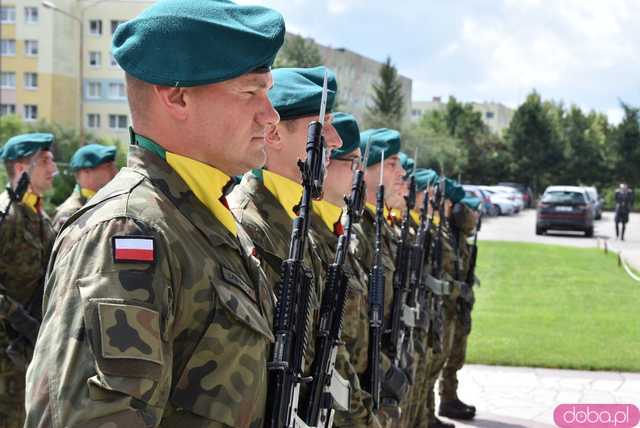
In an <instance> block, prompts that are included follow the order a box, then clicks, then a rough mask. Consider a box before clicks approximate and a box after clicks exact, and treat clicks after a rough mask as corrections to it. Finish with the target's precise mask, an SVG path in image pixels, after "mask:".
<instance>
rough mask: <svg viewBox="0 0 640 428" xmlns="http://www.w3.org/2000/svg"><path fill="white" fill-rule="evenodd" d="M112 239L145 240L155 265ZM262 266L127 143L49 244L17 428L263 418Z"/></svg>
mask: <svg viewBox="0 0 640 428" xmlns="http://www.w3.org/2000/svg"><path fill="white" fill-rule="evenodd" d="M242 234H243V230H242V229H241V228H238V236H239V237H241V235H242ZM114 237H119V238H118V239H132V238H131V237H137V238H140V237H149V238H152V239H153V259H154V261H153V262H148V263H145V262H138V263H125V262H121V261H120V262H117V261H116V259H115V251H114V250H113V248H112V245H113V239H114ZM263 275H264V273H263V272H262V271H261V270H260V269H259V266H258V260H257V259H256V258H255V257H252V256H251V249H249V248H247V247H243V246H242V245H241V243H240V240H239V239H237V238H236V237H235V236H234V235H232V234H231V233H230V232H229V231H228V230H227V229H226V228H225V227H224V226H223V225H222V223H220V221H219V220H218V219H217V218H216V217H214V216H213V215H212V213H211V211H209V209H207V208H206V207H205V206H204V205H203V204H202V203H201V202H200V201H199V200H198V199H197V198H196V196H195V195H194V193H193V192H192V191H191V189H190V188H189V187H188V186H187V185H186V183H185V182H184V181H183V180H182V179H181V178H180V176H179V175H178V174H177V173H176V172H175V171H174V170H173V169H172V168H171V167H170V166H169V164H168V163H166V162H165V161H164V160H163V159H162V158H161V157H159V156H157V155H156V154H154V153H152V152H150V151H147V150H145V149H142V148H140V147H138V146H135V145H134V146H131V147H130V149H129V160H128V167H127V168H124V169H123V170H122V171H120V173H119V174H118V175H117V176H116V178H115V179H114V180H113V181H111V182H110V183H109V184H107V185H106V186H105V187H103V188H102V189H101V191H100V192H99V193H98V194H97V195H96V196H94V197H93V198H92V199H91V201H90V202H89V204H88V205H86V206H85V207H84V208H82V209H81V210H80V211H79V212H77V213H76V214H74V215H73V216H72V217H71V219H70V221H69V222H67V223H66V225H65V228H64V229H63V230H62V231H61V232H60V235H59V238H58V239H57V240H56V243H55V246H54V249H53V254H52V258H51V263H50V267H49V271H48V275H47V283H46V287H45V296H44V304H43V307H44V308H45V310H46V312H45V316H44V320H43V323H42V329H41V334H40V336H39V339H38V342H37V345H36V349H35V354H34V359H33V362H32V364H31V365H30V366H29V370H28V371H27V403H26V404H27V422H26V426H27V427H36V426H43V427H44V426H47V427H72V426H82V427H106V426H113V427H133V426H146V427H154V426H164V427H174V426H178V425H180V426H183V427H223V426H233V427H260V426H262V424H263V417H264V410H265V405H266V400H267V397H266V395H267V368H266V361H267V357H268V352H269V348H270V345H271V343H272V342H273V335H272V333H271V328H270V327H271V326H270V320H271V319H272V317H273V296H272V295H271V293H270V292H269V290H268V289H267V287H266V285H265V281H264V278H263Z"/></svg>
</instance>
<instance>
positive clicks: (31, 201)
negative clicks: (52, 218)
mask: <svg viewBox="0 0 640 428" xmlns="http://www.w3.org/2000/svg"><path fill="white" fill-rule="evenodd" d="M21 202H22V203H23V204H24V205H25V206H26V207H29V209H31V211H33V212H34V213H38V212H40V209H41V207H42V204H41V202H42V199H41V198H40V196H38V195H36V194H35V193H33V192H31V191H26V192H25V193H24V196H23V197H22V201H21Z"/></svg>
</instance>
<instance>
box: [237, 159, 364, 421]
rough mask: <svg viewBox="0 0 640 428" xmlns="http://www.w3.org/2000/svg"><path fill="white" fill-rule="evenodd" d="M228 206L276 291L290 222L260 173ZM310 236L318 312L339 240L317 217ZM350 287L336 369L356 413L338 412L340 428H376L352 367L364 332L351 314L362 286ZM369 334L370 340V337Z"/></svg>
mask: <svg viewBox="0 0 640 428" xmlns="http://www.w3.org/2000/svg"><path fill="white" fill-rule="evenodd" d="M228 201H229V207H230V208H231V210H232V211H233V212H234V214H235V216H236V218H237V219H238V221H239V222H240V223H241V224H242V225H243V227H245V229H246V231H247V233H248V234H249V235H250V236H251V238H252V239H253V241H254V243H255V245H256V250H257V254H258V257H259V258H260V259H261V260H262V261H263V265H264V266H265V270H266V271H267V277H268V279H269V281H268V282H269V285H270V287H272V288H273V289H274V290H275V288H276V287H277V285H278V283H279V281H280V266H281V264H282V262H283V261H284V260H285V259H286V258H287V257H288V254H289V244H290V241H291V228H292V220H291V217H290V216H289V214H287V212H286V211H285V209H284V208H283V206H282V204H281V203H280V202H279V201H278V200H277V199H276V197H274V196H273V194H272V193H271V192H270V191H269V190H268V189H267V188H266V187H265V186H264V184H263V183H262V181H261V174H260V172H259V171H254V172H250V173H247V174H245V175H244V177H243V179H242V181H241V183H240V185H238V186H236V188H235V189H234V190H233V192H231V194H230V195H229V198H228ZM309 235H310V240H309V241H308V244H309V248H308V251H306V252H305V264H306V265H307V266H308V267H309V268H311V269H312V271H313V274H314V275H313V276H314V289H315V291H316V294H315V296H314V298H313V303H314V307H315V308H316V309H317V308H318V307H319V301H320V296H321V292H322V289H323V287H324V280H325V274H326V270H327V267H328V265H329V263H331V262H333V256H334V252H335V243H336V241H337V237H336V236H335V235H334V234H332V233H331V232H330V231H329V230H328V229H327V228H326V227H325V226H324V222H323V221H322V219H320V218H319V217H318V216H317V215H316V214H315V213H313V211H312V212H311V216H310V227H309ZM349 285H350V287H351V294H350V295H349V298H348V300H347V302H346V307H345V318H344V320H343V329H342V340H343V342H345V345H344V346H340V347H339V349H338V355H337V358H336V368H337V370H338V372H339V373H340V374H341V375H342V376H343V377H344V378H345V379H347V380H349V381H350V384H351V403H350V404H351V412H350V413H349V414H345V413H346V412H338V413H337V415H336V423H335V425H336V426H341V425H342V424H343V423H344V424H345V425H344V426H354V425H364V426H367V425H368V424H369V423H373V422H371V415H370V411H369V412H367V409H370V408H371V404H370V398H368V394H367V393H366V392H364V391H362V390H361V388H360V385H359V381H358V377H357V375H356V370H355V369H354V367H353V364H354V361H352V358H355V357H356V355H357V352H356V353H354V352H353V350H355V349H359V348H358V347H357V345H358V344H359V342H358V341H357V340H356V338H359V337H361V336H359V335H361V334H362V332H361V331H359V330H358V329H359V324H358V322H357V319H354V318H353V317H352V316H350V314H358V313H359V308H360V304H361V301H360V297H361V290H362V286H361V285H360V284H359V282H358V281H357V278H355V277H353V276H352V277H351V281H350V283H349ZM359 291H360V293H359ZM365 315H366V313H365ZM314 319H315V317H314ZM366 333H367V334H368V331H367V332H366ZM309 337H310V338H313V337H314V336H313V335H310V336H309ZM313 346H314V340H313V339H311V340H310V341H309V343H308V346H307V352H306V353H305V355H306V360H307V365H306V368H307V369H309V368H310V362H311V360H312V358H313ZM365 352H366V351H365ZM355 363H356V364H360V365H361V364H362V362H361V361H360V360H355ZM368 399H369V402H368V401H367V400H368Z"/></svg>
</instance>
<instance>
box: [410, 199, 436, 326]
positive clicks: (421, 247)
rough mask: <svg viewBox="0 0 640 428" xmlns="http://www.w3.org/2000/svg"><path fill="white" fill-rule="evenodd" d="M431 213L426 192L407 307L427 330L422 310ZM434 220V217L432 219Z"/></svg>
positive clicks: (415, 246) (412, 265)
mask: <svg viewBox="0 0 640 428" xmlns="http://www.w3.org/2000/svg"><path fill="white" fill-rule="evenodd" d="M428 211H429V195H428V191H427V190H425V197H424V202H423V204H422V207H421V208H420V225H419V227H418V231H417V234H416V240H415V243H414V244H413V248H412V250H411V256H412V257H413V260H412V261H411V273H410V275H409V296H408V298H407V305H408V306H409V307H410V308H413V310H414V311H415V314H416V317H417V318H418V321H419V325H420V326H421V328H424V329H426V328H427V326H428V322H427V320H424V319H422V316H423V314H422V309H423V305H424V300H425V293H426V291H425V290H426V285H425V284H424V281H423V273H424V266H425V263H426V261H427V260H428V257H429V253H430V251H429V250H430V246H431V235H430V233H431V225H432V224H433V223H432V222H431V221H430V220H429V219H428ZM432 218H433V217H432Z"/></svg>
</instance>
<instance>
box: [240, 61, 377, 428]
mask: <svg viewBox="0 0 640 428" xmlns="http://www.w3.org/2000/svg"><path fill="white" fill-rule="evenodd" d="M325 71H327V72H328V81H327V84H328V89H329V91H328V96H327V105H326V109H327V110H326V111H327V112H328V113H327V115H326V116H325V125H324V128H323V132H324V136H325V143H326V146H327V148H328V150H330V151H331V152H332V153H333V151H336V150H342V149H340V147H341V146H342V140H341V138H340V135H339V134H338V133H337V132H336V128H335V127H334V126H333V114H332V113H331V111H332V109H333V105H334V103H335V99H336V93H337V82H336V78H335V74H334V73H333V72H332V71H330V70H327V69H326V68H325V67H314V68H281V69H276V70H274V71H273V80H274V82H273V88H272V89H271V91H270V92H269V98H270V99H271V101H272V103H273V106H274V107H275V108H276V110H277V111H278V113H279V114H280V118H281V122H280V123H279V124H278V125H277V126H275V127H273V128H271V129H270V131H269V132H268V133H267V136H266V143H267V162H266V166H265V168H264V169H262V170H253V171H251V172H249V173H247V174H245V175H244V177H243V178H242V181H241V183H240V185H238V186H237V187H236V188H235V189H234V190H233V192H232V193H231V195H230V196H229V206H230V207H231V209H232V211H233V212H234V213H235V215H236V217H237V218H238V220H239V221H240V222H241V223H242V225H243V226H244V227H245V229H246V230H247V232H248V233H249V235H250V237H251V238H252V239H253V241H254V243H255V245H256V250H257V253H258V257H259V258H260V259H261V260H262V262H263V265H265V268H266V271H267V278H268V281H269V285H270V287H271V288H273V289H276V287H277V286H278V285H279V282H280V276H281V272H280V268H281V265H282V262H283V261H284V260H286V258H287V257H288V254H289V245H290V240H291V222H292V220H293V218H295V217H296V215H297V214H296V212H295V211H294V207H295V206H296V205H297V204H298V203H299V201H300V197H301V195H302V185H301V184H300V183H301V181H302V180H301V175H300V170H299V168H298V166H297V160H298V159H304V158H305V157H306V152H305V148H306V141H307V125H308V124H309V122H311V121H313V120H317V118H318V114H319V113H320V101H321V96H322V84H323V79H324V74H325ZM339 120H341V116H340V115H339ZM347 147H350V148H351V150H353V145H349V146H347ZM347 147H345V149H346V148H347ZM332 157H333V156H332ZM333 162H334V161H333V160H332V161H331V165H330V166H329V169H330V171H329V172H328V174H327V182H326V183H325V186H324V189H325V198H326V197H327V196H329V197H330V198H331V201H313V203H312V205H311V208H312V210H311V215H310V224H309V238H310V239H309V240H308V241H307V242H308V245H309V248H308V249H307V250H306V251H305V259H306V265H307V266H308V267H309V268H311V269H312V272H313V277H314V288H315V292H316V293H315V296H314V306H315V308H316V309H317V307H318V306H319V302H320V299H321V296H322V290H323V288H324V281H325V279H326V268H327V266H328V265H329V264H330V263H332V262H333V258H334V255H335V246H336V241H337V236H338V235H337V234H339V233H340V217H341V214H342V209H341V205H342V199H341V198H342V195H344V193H345V189H346V193H348V192H349V190H350V185H351V176H350V171H351V170H350V169H349V171H348V172H349V176H348V177H347V178H346V183H345V182H342V181H343V176H342V174H341V172H343V171H342V170H343V169H342V168H340V167H341V166H342V165H340V164H341V163H342V162H335V166H334V164H333ZM334 170H335V171H336V174H337V175H336V176H334V177H332V176H333V175H334V172H333V171H334ZM339 177H340V178H339ZM338 194H340V197H339V198H340V200H339V201H337V199H338V196H336V195H338ZM331 202H334V203H335V202H338V204H335V205H334V204H333V203H331ZM350 283H351V287H352V289H354V288H359V287H361V285H360V284H359V283H358V282H357V278H355V277H352V278H351V281H350ZM357 304H358V302H357V301H356V302H355V303H354V302H353V300H352V299H349V302H348V303H347V305H348V306H350V307H352V306H353V305H357ZM351 312H352V311H351V310H349V309H348V310H347V313H351ZM344 321H345V322H344V329H343V335H344V337H345V338H346V337H349V336H352V337H351V340H350V344H349V346H341V347H339V349H338V355H337V358H336V367H337V369H338V372H339V373H340V375H341V376H342V377H344V378H345V379H347V380H349V381H350V385H351V388H352V391H351V392H352V394H351V402H350V403H348V404H350V407H351V413H348V412H344V411H343V412H339V413H338V415H337V417H336V425H337V426H349V425H350V424H351V422H354V421H355V422H357V423H359V424H361V423H362V422H361V421H365V423H366V422H368V420H369V419H371V415H370V412H369V414H368V413H367V407H366V405H367V404H366V403H365V402H364V400H366V396H363V395H362V391H360V388H359V385H358V383H357V382H356V381H355V379H356V378H357V373H356V371H355V369H354V368H353V365H352V362H351V358H350V353H349V350H350V348H351V344H352V343H353V342H355V340H356V338H355V337H353V336H355V334H353V333H352V331H353V327H352V325H353V321H352V319H351V317H350V316H349V315H347V314H345V320H344ZM309 337H310V340H309V341H308V345H307V352H306V360H307V364H306V367H307V368H310V362H311V360H312V359H313V356H314V350H313V345H314V339H313V337H314V335H313V334H311V335H310V336H309ZM347 341H349V340H347ZM301 400H303V399H301ZM369 407H370V403H369ZM354 413H355V418H354V419H353V420H352V419H350V417H351V416H352V415H353V414H354ZM358 418H359V419H358Z"/></svg>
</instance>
